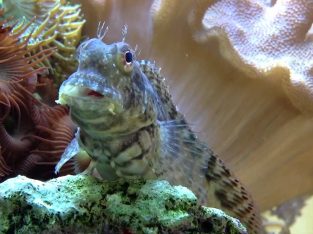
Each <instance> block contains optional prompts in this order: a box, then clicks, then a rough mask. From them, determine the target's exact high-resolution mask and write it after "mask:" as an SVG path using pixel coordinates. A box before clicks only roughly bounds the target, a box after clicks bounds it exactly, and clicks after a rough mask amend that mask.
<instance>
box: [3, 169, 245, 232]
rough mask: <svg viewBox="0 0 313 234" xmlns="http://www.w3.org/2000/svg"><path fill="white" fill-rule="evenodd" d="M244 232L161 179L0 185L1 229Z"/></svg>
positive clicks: (9, 182)
mask: <svg viewBox="0 0 313 234" xmlns="http://www.w3.org/2000/svg"><path fill="white" fill-rule="evenodd" d="M199 232H201V233H246V229H245V228H244V227H243V225H241V224H240V222H239V221H238V220H236V219H234V218H231V217H229V216H227V215H226V214H225V213H223V212H222V211H220V210H217V209H213V208H206V207H201V206H198V205H197V198H196V197H195V195H194V194H193V193H192V192H191V191H190V190H188V189H187V188H185V187H182V186H171V185H170V184H169V183H168V182H167V181H164V180H151V181H143V180H134V181H128V182H127V181H124V180H120V181H115V182H99V181H97V180H96V179H94V178H92V177H89V176H86V175H77V176H65V177H59V178H57V179H53V180H50V181H48V182H41V181H37V180H32V179H28V178H27V177H24V176H18V177H16V178H12V179H9V180H7V181H5V182H3V183H2V184H0V233H199Z"/></svg>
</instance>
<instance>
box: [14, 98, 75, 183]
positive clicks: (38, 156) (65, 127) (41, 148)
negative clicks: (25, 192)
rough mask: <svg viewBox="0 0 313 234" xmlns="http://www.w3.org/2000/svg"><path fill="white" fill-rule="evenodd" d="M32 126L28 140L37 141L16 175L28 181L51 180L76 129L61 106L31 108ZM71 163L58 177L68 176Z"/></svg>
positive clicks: (72, 169)
mask: <svg viewBox="0 0 313 234" xmlns="http://www.w3.org/2000/svg"><path fill="white" fill-rule="evenodd" d="M33 107H34V108H33V110H32V111H33V113H34V114H33V117H34V122H35V123H36V125H35V128H36V131H35V134H34V135H32V136H30V138H32V139H35V140H37V141H38V145H37V146H36V148H35V149H33V150H31V151H30V154H29V155H28V157H27V158H25V160H24V161H23V162H22V163H21V164H20V165H19V166H18V167H17V169H16V172H17V173H18V174H23V175H26V176H28V177H31V178H36V179H41V180H45V179H50V178H52V177H55V174H54V167H55V165H56V163H57V162H58V161H59V159H60V155H62V153H63V151H64V150H65V148H66V147H67V145H68V144H69V142H70V141H71V140H72V138H73V137H74V132H75V129H76V126H75V125H74V123H73V122H72V121H71V119H70V117H69V115H68V109H67V108H66V107H64V106H55V107H50V106H47V105H44V104H41V105H39V106H38V105H35V106H33ZM73 172H74V164H73V162H72V161H70V162H68V163H67V164H66V165H65V166H64V168H62V170H61V172H60V174H61V175H64V174H72V173H73Z"/></svg>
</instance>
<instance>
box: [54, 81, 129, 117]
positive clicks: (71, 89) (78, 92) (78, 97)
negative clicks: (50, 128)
mask: <svg viewBox="0 0 313 234" xmlns="http://www.w3.org/2000/svg"><path fill="white" fill-rule="evenodd" d="M113 94H114V92H113V91H111V90H109V89H108V90H107V92H105V93H104V94H103V93H100V92H98V91H96V90H93V89H90V88H88V87H84V86H77V85H71V84H66V85H64V86H63V87H61V88H60V91H59V98H58V100H56V103H58V104H61V105H67V106H69V107H70V108H75V109H78V110H82V111H88V110H89V111H98V110H99V107H101V109H105V110H107V111H108V112H110V113H112V114H117V113H119V112H120V111H122V108H123V107H122V105H121V102H120V100H119V99H118V98H116V97H115V96H114V95H113Z"/></svg>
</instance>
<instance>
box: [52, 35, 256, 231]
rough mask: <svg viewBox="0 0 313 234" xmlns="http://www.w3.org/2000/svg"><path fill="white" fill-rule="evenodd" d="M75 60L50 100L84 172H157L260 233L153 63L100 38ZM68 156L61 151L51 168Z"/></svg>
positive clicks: (243, 195)
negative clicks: (82, 158) (62, 114)
mask: <svg viewBox="0 0 313 234" xmlns="http://www.w3.org/2000/svg"><path fill="white" fill-rule="evenodd" d="M78 60H79V67H78V70H77V71H76V72H75V73H73V74H72V75H71V76H70V77H69V78H68V79H67V80H66V81H64V83H63V84H62V86H61V88H60V91H59V100H58V102H59V103H60V104H66V105H68V106H69V107H70V110H71V117H72V119H73V121H74V122H75V123H76V124H77V125H78V126H79V128H80V131H79V133H78V134H76V138H75V139H74V140H73V141H74V143H73V144H72V143H71V145H76V146H75V147H74V148H75V149H76V148H77V145H78V146H79V147H80V148H81V149H82V150H84V151H86V152H87V153H88V155H89V156H90V158H91V163H90V166H89V168H88V170H89V171H90V173H92V174H94V175H96V176H97V177H100V178H102V179H107V180H114V179H117V178H119V177H125V178H134V177H143V178H156V177H159V178H165V179H167V180H169V181H171V182H172V183H173V184H182V185H185V186H188V187H189V188H191V189H192V190H193V191H194V192H195V193H196V194H197V195H198V197H199V198H200V200H201V202H202V203H204V204H206V205H209V206H212V207H217V208H221V209H223V210H225V211H226V212H228V213H229V214H230V215H232V216H235V217H237V218H239V219H240V220H241V221H242V222H243V223H244V224H246V225H247V227H248V230H249V233H262V231H261V224H260V223H261V222H260V217H259V213H258V211H257V208H256V207H255V205H254V202H253V200H252V198H251V196H250V195H249V193H248V192H247V191H246V189H245V188H244V187H243V185H242V184H241V183H240V182H239V181H238V180H237V179H236V177H235V176H234V175H233V173H232V172H231V171H230V170H229V169H228V168H226V166H225V165H224V163H223V162H222V161H221V160H220V159H219V158H218V157H217V156H216V155H214V154H213V152H212V151H211V150H210V149H209V148H208V147H207V146H206V145H205V144H203V143H202V142H201V141H199V140H198V139H197V137H196V135H195V134H194V133H193V131H192V130H191V129H190V127H189V126H188V124H187V122H186V121H185V119H184V117H183V115H182V114H181V113H179V112H178V111H177V109H176V107H175V105H174V104H173V102H172V99H171V96H170V94H169V91H168V87H167V86H166V84H165V79H164V77H163V76H161V74H160V69H159V68H157V67H156V66H155V64H153V63H151V62H149V61H137V60H136V58H135V53H134V51H133V50H132V49H131V47H130V46H129V45H128V44H127V43H125V42H123V41H122V42H117V43H113V44H105V43H104V42H103V41H102V40H101V38H94V39H90V40H88V41H86V42H84V43H83V44H82V45H81V46H80V47H79V50H78ZM77 143H78V144H77ZM66 152H72V153H73V152H75V153H77V151H75V150H67V151H66ZM73 156H74V155H67V154H66V153H65V154H63V155H62V159H61V161H62V163H60V165H58V166H57V167H58V168H59V167H61V166H62V165H63V164H64V162H63V161H66V160H67V159H68V158H71V157H73Z"/></svg>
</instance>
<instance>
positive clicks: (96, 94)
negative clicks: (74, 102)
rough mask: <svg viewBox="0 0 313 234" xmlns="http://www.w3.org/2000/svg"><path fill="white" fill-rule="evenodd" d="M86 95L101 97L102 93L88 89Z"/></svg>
mask: <svg viewBox="0 0 313 234" xmlns="http://www.w3.org/2000/svg"><path fill="white" fill-rule="evenodd" d="M87 95H88V96H94V97H103V95H102V94H101V93H98V92H96V91H94V90H90V91H89V92H88V93H87Z"/></svg>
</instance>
